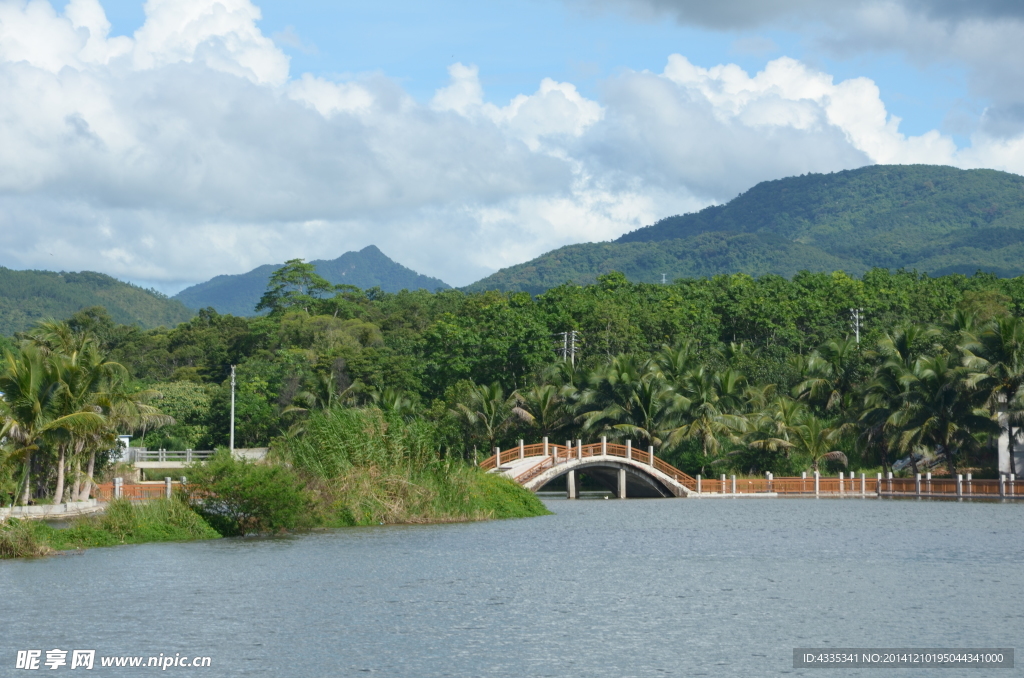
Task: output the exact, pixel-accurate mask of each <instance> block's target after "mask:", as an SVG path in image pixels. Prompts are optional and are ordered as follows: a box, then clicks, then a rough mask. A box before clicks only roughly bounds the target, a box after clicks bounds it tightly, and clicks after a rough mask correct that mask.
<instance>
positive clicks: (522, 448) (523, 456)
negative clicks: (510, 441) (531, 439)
mask: <svg viewBox="0 0 1024 678" xmlns="http://www.w3.org/2000/svg"><path fill="white" fill-rule="evenodd" d="M519 458H520V459H526V446H525V445H523V439H522V438H520V439H519Z"/></svg>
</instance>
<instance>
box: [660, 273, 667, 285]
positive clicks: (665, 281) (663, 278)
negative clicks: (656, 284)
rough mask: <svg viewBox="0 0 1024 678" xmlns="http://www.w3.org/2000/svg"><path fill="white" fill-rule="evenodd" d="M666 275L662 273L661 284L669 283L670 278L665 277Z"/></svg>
mask: <svg viewBox="0 0 1024 678" xmlns="http://www.w3.org/2000/svg"><path fill="white" fill-rule="evenodd" d="M666 277H667V276H666V275H665V274H664V273H662V274H661V284H662V285H667V284H668V280H666V279H665V278H666Z"/></svg>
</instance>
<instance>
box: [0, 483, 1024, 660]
mask: <svg viewBox="0 0 1024 678" xmlns="http://www.w3.org/2000/svg"><path fill="white" fill-rule="evenodd" d="M547 504H548V506H549V508H550V509H551V510H552V511H554V512H555V515H552V516H546V517H542V518H533V519H527V520H509V521H496V522H488V523H475V524H460V525H431V526H409V527H393V526H392V527H378V528H355V529H346V530H334V531H329V532H318V533H314V534H308V535H301V536H295V537H288V538H279V539H224V540H217V541H211V542H197V543H184V544H151V545H142V546H125V547H118V548H106V549H92V550H89V551H87V552H85V553H83V554H81V555H73V556H61V557H54V558H49V559H45V560H40V561H0V620H2V622H0V623H2V628H0V675H15V674H23V675H32V674H31V673H29V672H24V671H17V672H16V671H14V669H13V667H14V664H15V654H16V650H19V649H40V650H44V651H45V650H49V649H53V648H61V649H65V650H67V649H95V650H96V651H97V656H101V655H146V656H149V655H157V654H159V653H161V652H162V653H164V654H165V655H168V654H170V655H173V654H175V653H179V652H180V653H182V654H187V655H207V656H210V657H212V666H211V667H210V668H206V669H186V668H169V669H167V671H161V672H160V673H163V674H166V675H171V674H175V675H179V674H189V675H202V676H211V677H212V676H285V677H290V676H302V677H307V676H309V677H312V676H363V675H367V674H376V675H381V676H416V677H432V676H514V677H516V678H526V677H532V676H587V677H589V676H615V677H622V676H660V675H661V676H694V675H708V676H760V675H778V674H780V673H791V674H797V673H803V674H805V675H806V674H808V673H809V674H812V675H819V676H821V675H829V674H830V673H831V674H834V673H835V671H831V672H826V673H825V674H822V673H821V671H818V670H813V671H805V672H796V671H794V670H793V669H792V653H793V648H794V647H814V646H821V647H826V646H832V647H866V646H881V647H1015V646H1017V645H1020V643H1019V642H1018V641H1019V640H1020V639H1021V637H1022V635H1024V633H1022V632H1024V605H1022V604H1021V589H1022V586H1024V505H1021V504H1016V505H1010V504H995V503H955V502H928V501H889V500H882V501H879V500H873V499H869V500H852V499H847V500H824V499H823V500H813V499H736V500H680V499H659V500H627V501H619V500H607V501H605V500H580V501H567V500H560V499H556V500H547ZM1017 666H1018V668H1016V669H1011V670H1004V669H998V670H997V669H992V670H983V671H982V672H981V673H979V672H978V671H971V670H958V669H943V670H940V671H939V674H940V675H942V676H944V677H946V676H955V675H964V674H966V675H982V674H985V675H989V674H992V673H993V672H994V673H995V675H998V676H1000V677H1002V676H1011V675H1022V674H1024V672H1022V670H1021V668H1019V667H1021V666H1024V660H1021V659H1018V660H1017ZM67 670H69V669H68V667H63V668H62V669H58V670H57V671H50V670H47V669H43V672H42V673H43V674H44V675H60V674H62V673H63V671H67ZM156 672H158V670H157V669H153V668H149V669H134V670H132V669H115V668H101V667H99V666H98V661H97V667H96V668H95V669H94V670H93V671H92V672H89V673H87V674H85V675H98V676H117V675H150V674H154V673H156ZM933 673H934V671H933ZM71 675H75V674H74V673H72V674H71ZM840 675H842V676H853V675H871V676H881V675H886V676H893V675H924V673H923V672H922V671H911V670H885V671H884V672H883V673H882V674H879V673H877V672H876V671H874V670H869V669H864V670H857V669H847V670H843V671H840Z"/></svg>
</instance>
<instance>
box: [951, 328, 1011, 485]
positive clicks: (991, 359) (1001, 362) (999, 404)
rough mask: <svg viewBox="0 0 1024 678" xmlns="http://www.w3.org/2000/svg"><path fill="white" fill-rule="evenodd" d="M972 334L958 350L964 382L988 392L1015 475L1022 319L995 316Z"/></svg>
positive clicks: (990, 406) (990, 405) (989, 406)
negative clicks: (969, 340)
mask: <svg viewBox="0 0 1024 678" xmlns="http://www.w3.org/2000/svg"><path fill="white" fill-rule="evenodd" d="M975 337H976V338H975V339H974V340H973V341H972V342H971V343H970V344H966V345H965V346H963V347H962V349H961V350H962V352H963V356H964V358H963V364H964V367H966V368H967V370H968V371H969V374H968V377H967V383H968V385H969V386H970V387H972V388H980V389H982V390H983V391H984V392H986V393H987V394H988V395H987V398H986V404H987V405H988V408H989V411H990V412H991V414H992V417H993V418H994V419H996V420H997V421H1000V420H1001V421H1000V425H1004V426H1005V427H1006V434H1007V438H1008V441H1009V452H1010V473H1013V474H1016V473H1017V465H1016V460H1015V458H1014V448H1015V443H1016V440H1017V436H1018V435H1019V434H1020V429H1019V427H1020V426H1021V425H1022V424H1024V320H1022V319H1021V318H1014V317H1012V316H1011V317H1004V318H996V319H994V320H992V321H991V322H989V323H987V324H986V325H985V326H984V327H983V328H982V330H981V331H980V332H979V333H977V334H976V335H975ZM972 349H973V350H972ZM1000 415H1003V416H1000ZM1004 422H1005V423H1004Z"/></svg>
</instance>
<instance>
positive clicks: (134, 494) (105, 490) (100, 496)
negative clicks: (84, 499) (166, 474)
mask: <svg viewBox="0 0 1024 678" xmlns="http://www.w3.org/2000/svg"><path fill="white" fill-rule="evenodd" d="M118 487H120V496H121V497H122V498H123V499H130V500H132V501H146V500H149V499H162V498H164V497H167V496H168V494H169V492H168V488H170V494H173V493H174V492H176V491H177V490H178V489H179V488H180V487H181V482H180V481H177V480H172V481H171V483H170V485H168V484H167V482H166V481H164V482H154V483H131V484H124V485H122V484H115V483H101V484H99V485H97V486H96V487H95V488H94V489H93V496H94V497H96V499H97V500H99V501H110V500H111V499H114V498H115V497H116V496H117V495H118Z"/></svg>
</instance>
